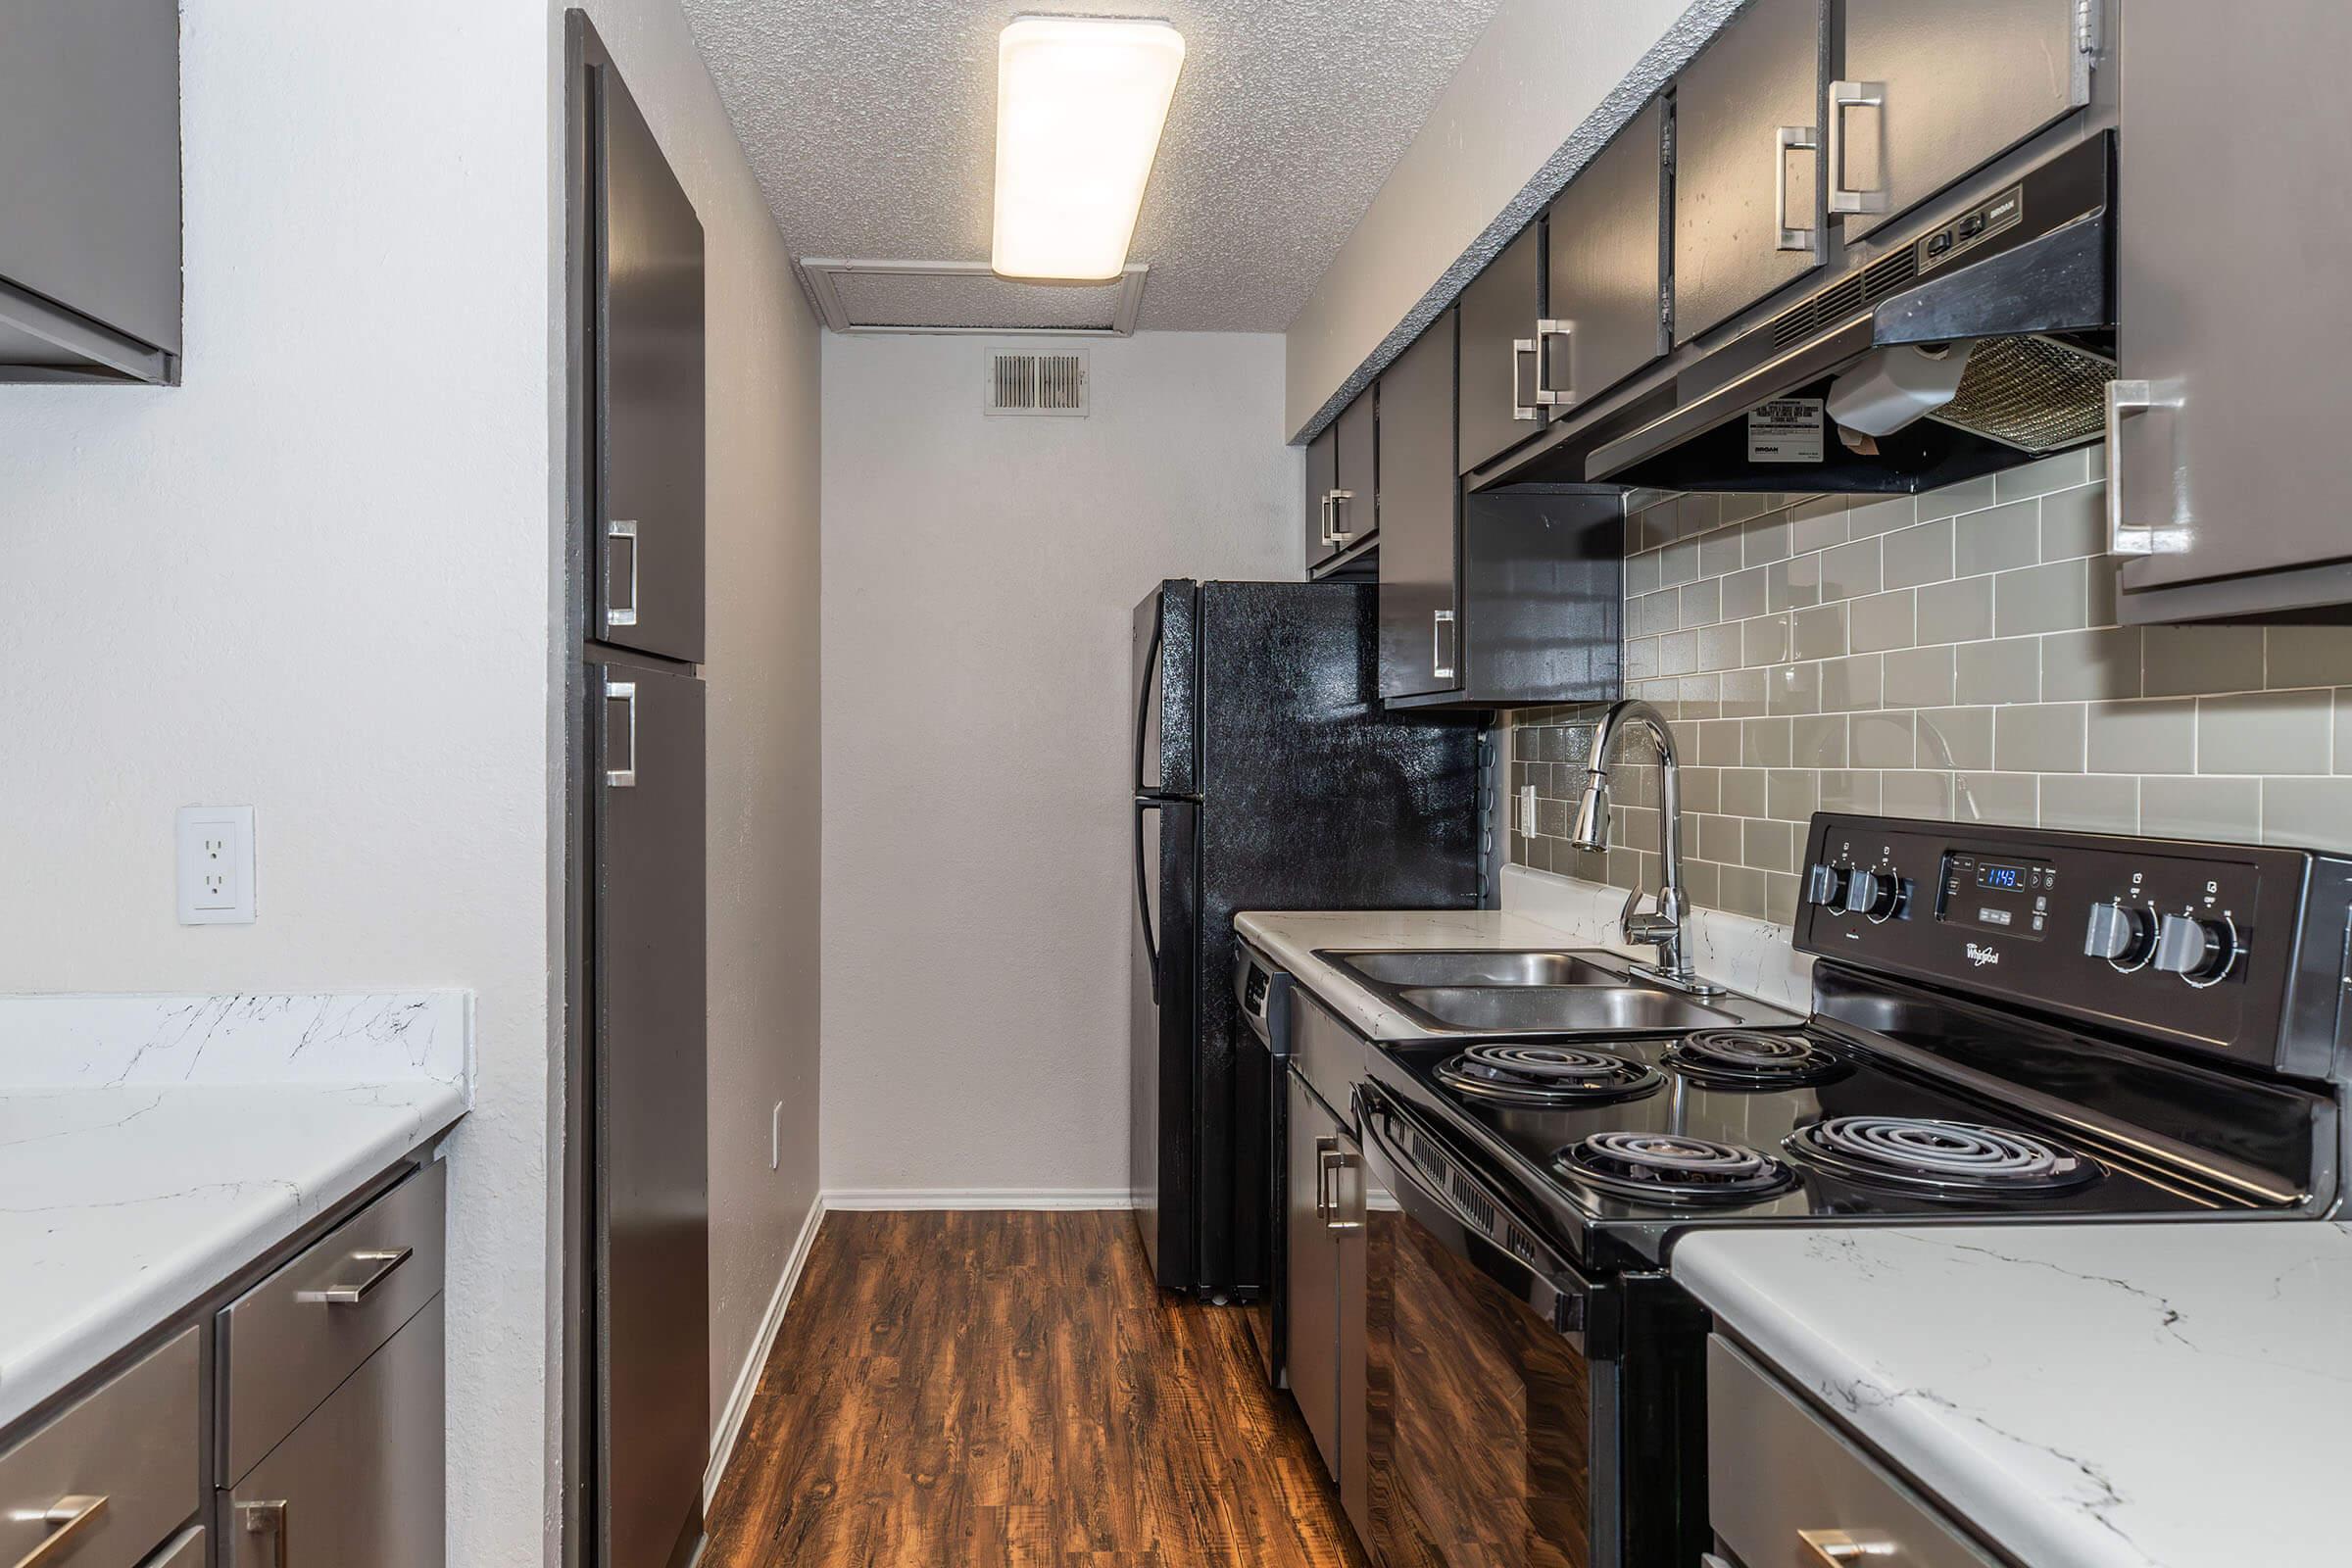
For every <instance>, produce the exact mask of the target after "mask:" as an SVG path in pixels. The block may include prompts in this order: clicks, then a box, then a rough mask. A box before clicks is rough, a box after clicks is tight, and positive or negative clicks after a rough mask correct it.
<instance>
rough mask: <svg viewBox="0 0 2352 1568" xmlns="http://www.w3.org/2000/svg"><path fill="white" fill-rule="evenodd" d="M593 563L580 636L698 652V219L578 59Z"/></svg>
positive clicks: (612, 85) (650, 136)
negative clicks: (585, 120) (591, 285)
mask: <svg viewBox="0 0 2352 1568" xmlns="http://www.w3.org/2000/svg"><path fill="white" fill-rule="evenodd" d="M589 79H590V83H591V86H590V92H591V95H592V97H591V104H592V107H591V111H590V127H591V129H590V134H591V137H592V148H593V151H592V155H591V156H592V164H593V171H592V173H591V175H590V179H589V192H590V202H591V204H592V206H593V207H594V209H595V211H594V213H593V215H592V217H591V219H590V227H589V232H590V235H591V236H592V239H591V243H592V244H594V246H595V247H596V263H597V265H596V270H595V277H596V300H595V312H596V319H595V323H594V327H593V334H594V343H595V354H594V357H593V360H592V362H591V365H592V370H591V374H592V375H593V378H594V384H593V397H594V399H595V407H596V421H595V426H594V432H593V434H594V439H595V441H596V445H597V451H596V470H595V473H596V477H595V486H596V492H595V497H596V499H595V507H594V509H593V511H592V512H591V513H590V526H591V529H592V533H593V538H592V540H591V544H592V549H593V553H594V560H595V566H596V581H595V594H594V602H593V604H592V606H591V608H590V615H591V617H592V619H593V621H594V624H593V625H591V626H590V627H589V629H588V635H589V636H590V637H592V638H595V639H597V640H599V641H603V642H608V643H613V644H615V645H617V646H619V647H622V648H634V649H641V650H643V651H644V652H646V653H649V654H660V655H662V656H663V657H664V658H668V659H679V660H684V661H686V662H689V663H694V662H699V661H700V660H701V659H702V657H703V467H704V456H703V225H702V223H701V221H699V220H697V219H696V217H695V215H694V206H693V204H692V203H690V202H689V201H688V200H687V199H686V193H685V191H683V190H681V189H680V188H679V187H678V182H677V178H676V176H675V175H673V174H671V173H670V172H669V165H668V164H667V163H665V162H664V161H663V160H662V149H661V147H660V145H659V144H657V143H656V142H655V140H654V133H653V131H652V130H651V129H649V128H648V127H647V125H646V123H645V119H644V117H643V116H642V115H640V114H639V113H638V112H637V106H636V104H635V103H633V102H631V101H630V98H629V94H628V90H627V89H626V88H625V87H623V86H622V85H621V84H620V77H619V75H618V73H615V72H614V71H613V68H612V66H611V65H610V64H605V63H594V64H592V65H591V66H590V69H589Z"/></svg>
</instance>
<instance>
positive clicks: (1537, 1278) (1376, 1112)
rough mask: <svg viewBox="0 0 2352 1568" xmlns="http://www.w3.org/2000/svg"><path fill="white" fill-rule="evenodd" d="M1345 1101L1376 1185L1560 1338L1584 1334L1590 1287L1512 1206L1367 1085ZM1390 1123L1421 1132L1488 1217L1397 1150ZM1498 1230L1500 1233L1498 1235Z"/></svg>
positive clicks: (1416, 1122)
mask: <svg viewBox="0 0 2352 1568" xmlns="http://www.w3.org/2000/svg"><path fill="white" fill-rule="evenodd" d="M1350 1098H1351V1099H1352V1100H1353V1101H1354V1105H1353V1109H1354V1111H1355V1124H1356V1128H1357V1130H1358V1131H1359V1132H1360V1133H1361V1135H1362V1139H1363V1150H1364V1154H1365V1157H1366V1158H1367V1159H1368V1160H1369V1161H1370V1162H1371V1163H1372V1165H1373V1166H1374V1171H1373V1174H1374V1175H1375V1176H1377V1177H1378V1178H1379V1179H1380V1184H1381V1185H1382V1186H1383V1187H1385V1188H1387V1189H1388V1192H1389V1195H1390V1197H1392V1198H1394V1199H1395V1200H1396V1201H1397V1208H1398V1209H1399V1210H1401V1211H1402V1212H1403V1213H1404V1214H1405V1215H1406V1217H1408V1218H1410V1219H1412V1220H1413V1221H1415V1222H1416V1223H1418V1224H1419V1225H1421V1226H1423V1227H1424V1228H1426V1229H1427V1230H1429V1231H1430V1232H1431V1233H1432V1234H1434V1235H1435V1236H1437V1238H1438V1239H1439V1240H1440V1241H1441V1242H1442V1243H1444V1244H1445V1247H1446V1250H1447V1251H1449V1252H1452V1253H1453V1254H1454V1255H1455V1256H1456V1257H1459V1258H1461V1259H1462V1260H1463V1261H1464V1262H1466V1263H1468V1264H1470V1266H1471V1267H1473V1268H1475V1269H1477V1270H1478V1271H1479V1272H1480V1273H1482V1274H1484V1275H1486V1276H1487V1277H1488V1278H1489V1279H1491V1280H1493V1281H1495V1284H1497V1285H1500V1286H1502V1287H1503V1288H1504V1289H1506V1290H1508V1291H1510V1292H1511V1293H1512V1294H1513V1295H1514V1296H1516V1297H1518V1298H1519V1299H1521V1300H1523V1301H1525V1302H1526V1303H1527V1304H1528V1306H1529V1307H1531V1308H1533V1309H1534V1310H1535V1312H1536V1313H1537V1314H1538V1315H1539V1316H1541V1317H1542V1318H1543V1319H1544V1321H1545V1322H1547V1323H1549V1324H1550V1325H1551V1326H1552V1327H1553V1328H1554V1329H1557V1330H1558V1331H1559V1332H1561V1333H1563V1334H1581V1333H1583V1332H1584V1329H1585V1304H1586V1301H1587V1299H1588V1295H1589V1290H1590V1287H1589V1286H1587V1285H1586V1282H1585V1281H1584V1279H1583V1276H1581V1275H1579V1274H1578V1273H1577V1272H1576V1270H1575V1269H1573V1268H1571V1267H1569V1266H1568V1264H1567V1263H1566V1262H1565V1261H1564V1260H1563V1259H1561V1258H1560V1257H1559V1256H1558V1255H1557V1254H1556V1253H1554V1252H1553V1251H1552V1250H1550V1249H1549V1248H1548V1247H1546V1246H1544V1243H1543V1242H1541V1241H1539V1240H1538V1239H1537V1238H1536V1236H1535V1235H1534V1234H1533V1232H1532V1231H1531V1230H1530V1229H1529V1227H1527V1226H1526V1225H1523V1224H1520V1223H1518V1222H1517V1221H1516V1220H1514V1219H1512V1218H1510V1217H1509V1216H1510V1214H1511V1206H1510V1204H1509V1203H1507V1202H1506V1201H1504V1200H1503V1198H1502V1196H1501V1195H1500V1194H1498V1193H1496V1192H1495V1191H1494V1190H1493V1189H1492V1188H1491V1187H1489V1186H1488V1185H1487V1184H1486V1183H1485V1182H1482V1181H1479V1180H1477V1178H1475V1177H1474V1176H1473V1175H1472V1174H1471V1173H1470V1171H1469V1170H1468V1168H1467V1167H1466V1166H1465V1165H1464V1164H1463V1163H1462V1161H1461V1159H1460V1158H1459V1157H1458V1156H1457V1155H1455V1154H1454V1153H1453V1152H1451V1151H1450V1149H1449V1148H1447V1146H1446V1141H1445V1139H1444V1138H1443V1137H1441V1136H1440V1135H1439V1134H1438V1133H1437V1132H1435V1131H1434V1130H1433V1129H1431V1128H1429V1127H1427V1126H1424V1125H1423V1124H1422V1123H1421V1122H1420V1121H1419V1120H1417V1119H1416V1118H1414V1117H1413V1116H1411V1115H1408V1114H1407V1113H1406V1112H1405V1111H1404V1109H1403V1108H1402V1107H1401V1106H1399V1105H1397V1103H1396V1102H1394V1101H1393V1100H1391V1099H1390V1098H1389V1097H1388V1096H1386V1095H1383V1094H1381V1093H1380V1092H1379V1091H1378V1090H1376V1089H1374V1088H1372V1087H1371V1086H1370V1085H1368V1084H1357V1085H1356V1086H1355V1088H1354V1090H1353V1092H1352V1093H1351V1095H1350ZM1390 1121H1397V1122H1401V1123H1403V1124H1404V1125H1405V1126H1407V1127H1409V1128H1411V1129H1412V1130H1413V1131H1414V1132H1416V1133H1418V1134H1420V1135H1421V1138H1422V1139H1423V1141H1425V1142H1427V1143H1429V1144H1431V1145H1433V1146H1434V1147H1436V1148H1438V1149H1439V1150H1441V1151H1443V1156H1442V1157H1443V1158H1444V1159H1445V1161H1446V1165H1447V1166H1448V1167H1449V1168H1450V1170H1451V1172H1452V1176H1453V1180H1454V1181H1456V1182H1460V1183H1462V1184H1463V1185H1464V1186H1466V1187H1469V1188H1470V1189H1471V1190H1472V1191H1473V1192H1474V1193H1475V1194H1476V1196H1477V1197H1478V1198H1480V1199H1482V1200H1483V1201H1485V1202H1486V1204H1487V1205H1488V1208H1489V1211H1490V1213H1491V1214H1492V1216H1493V1217H1492V1218H1487V1219H1482V1218H1481V1217H1480V1216H1478V1215H1477V1214H1474V1213H1472V1212H1471V1211H1470V1209H1469V1206H1468V1205H1467V1204H1465V1203H1463V1202H1461V1201H1459V1200H1457V1199H1455V1198H1454V1197H1453V1196H1452V1195H1451V1194H1449V1193H1447V1192H1446V1190H1445V1187H1444V1185H1442V1184H1440V1183H1438V1182H1437V1181H1435V1180H1434V1179H1433V1178H1432V1176H1431V1175H1430V1173H1428V1172H1427V1171H1425V1170H1424V1169H1423V1168H1422V1166H1421V1165H1420V1163H1419V1162H1418V1161H1416V1160H1414V1159H1413V1158H1412V1157H1411V1156H1409V1155H1408V1154H1406V1153H1405V1152H1404V1151H1403V1150H1401V1149H1399V1148H1398V1147H1397V1144H1396V1142H1395V1141H1394V1140H1393V1139H1392V1138H1391V1137H1390V1135H1389V1130H1388V1127H1387V1126H1386V1123H1387V1122H1390ZM1497 1231H1501V1232H1502V1233H1503V1235H1499V1236H1498V1235H1497V1234H1495V1233H1496V1232H1497ZM1506 1236H1507V1237H1510V1238H1513V1239H1515V1240H1517V1241H1518V1242H1519V1243H1520V1244H1521V1245H1522V1246H1523V1247H1525V1248H1526V1250H1528V1251H1532V1252H1535V1253H1537V1254H1538V1255H1537V1256H1536V1257H1535V1258H1529V1257H1527V1256H1524V1255H1522V1253H1521V1252H1520V1251H1519V1250H1517V1249H1515V1248H1513V1247H1511V1246H1509V1245H1507V1243H1506V1241H1505V1239H1504V1238H1505V1237H1506Z"/></svg>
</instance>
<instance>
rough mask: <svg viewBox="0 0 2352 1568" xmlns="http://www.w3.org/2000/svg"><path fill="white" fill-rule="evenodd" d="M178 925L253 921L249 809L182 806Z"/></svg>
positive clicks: (250, 818)
mask: <svg viewBox="0 0 2352 1568" xmlns="http://www.w3.org/2000/svg"><path fill="white" fill-rule="evenodd" d="M178 830H179V831H178V838H179V857H178V858H179V923H180V924H181V925H251V924H253V808H252V807H250V806H183V807H181V808H180V809H179V816H178Z"/></svg>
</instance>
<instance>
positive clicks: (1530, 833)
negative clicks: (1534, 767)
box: [1519, 784, 1536, 839]
mask: <svg viewBox="0 0 2352 1568" xmlns="http://www.w3.org/2000/svg"><path fill="white" fill-rule="evenodd" d="M1519 831H1520V832H1521V833H1522V834H1524V835H1526V836H1527V837H1529V838H1531V839H1532V838H1534V837H1535V836H1536V787H1535V786H1534V785H1533V784H1522V785H1520V786H1519Z"/></svg>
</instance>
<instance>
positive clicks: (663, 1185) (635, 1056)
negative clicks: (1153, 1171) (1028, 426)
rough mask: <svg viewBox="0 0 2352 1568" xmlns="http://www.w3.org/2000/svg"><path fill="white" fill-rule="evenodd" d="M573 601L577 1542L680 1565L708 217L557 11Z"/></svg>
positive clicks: (570, 1333) (703, 1446)
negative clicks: (563, 81) (562, 85)
mask: <svg viewBox="0 0 2352 1568" xmlns="http://www.w3.org/2000/svg"><path fill="white" fill-rule="evenodd" d="M566 25H567V32H566V39H567V43H568V47H569V55H570V58H569V61H568V65H569V73H570V90H569V93H568V95H567V96H568V124H567V133H568V138H569V141H568V153H567V163H568V168H569V193H568V194H569V208H568V233H569V250H570V265H571V269H572V270H571V280H570V312H571V317H570V327H571V343H570V365H571V373H572V382H571V388H570V397H569V403H570V411H571V432H570V434H571V483H572V512H571V515H572V519H573V522H572V539H571V549H572V573H571V576H572V585H573V586H572V593H571V595H570V599H571V613H572V614H573V617H574V625H575V631H576V637H577V659H578V665H577V672H576V674H575V676H574V688H573V689H574V691H575V692H576V693H577V696H578V702H577V705H576V707H575V709H574V715H573V719H572V732H571V733H572V744H571V757H572V759H573V767H574V781H575V782H574V793H573V800H572V811H571V820H572V831H571V835H570V837H571V851H570V858H569V879H570V883H571V887H572V890H573V892H572V897H571V901H570V907H569V920H568V923H569V928H570V940H569V943H568V950H569V955H570V958H571V963H572V967H573V981H572V990H571V999H570V1005H571V1007H572V1009H573V1010H572V1024H571V1033H572V1036H573V1039H574V1042H575V1044H574V1046H573V1048H572V1049H571V1051H570V1052H569V1053H567V1056H566V1067H567V1071H568V1073H569V1075H570V1086H571V1093H570V1094H569V1096H568V1097H567V1100H566V1111H567V1116H568V1117H569V1120H568V1122H567V1125H566V1133H567V1149H566V1157H567V1164H566V1191H565V1198H566V1206H565V1237H566V1276H565V1283H566V1296H567V1301H568V1305H569V1308H570V1316H569V1318H568V1319H567V1334H566V1344H567V1355H568V1356H569V1357H570V1358H571V1365H572V1366H574V1367H575V1368H578V1369H579V1371H578V1373H576V1374H575V1381H574V1382H573V1384H572V1387H571V1391H570V1395H571V1403H572V1405H573V1406H574V1408H573V1410H572V1411H571V1413H570V1416H569V1419H568V1420H567V1425H566V1431H565V1443H566V1449H567V1460H568V1464H569V1473H570V1476H571V1477H572V1479H573V1485H574V1489H575V1490H574V1492H573V1495H571V1496H570V1497H568V1498H567V1499H566V1507H565V1525H566V1532H567V1535H569V1536H570V1537H571V1539H572V1540H574V1541H576V1542H577V1543H578V1545H579V1548H580V1549H579V1551H578V1554H577V1561H578V1562H579V1563H580V1565H581V1568H675V1565H679V1564H683V1563H685V1562H687V1561H689V1560H691V1559H692V1557H693V1556H694V1554H695V1553H696V1552H697V1551H698V1550H699V1549H700V1546H701V1543H702V1537H703V1508H702V1502H703V1472H704V1469H705V1467H706V1465H707V1464H708V1463H709V1458H710V1442H711V1396H710V1389H711V1368H710V1314H711V1307H710V1268H711V1264H710V1168H709V1135H708V1120H709V1107H708V1094H709V1088H708V1084H709V1075H708V1066H707V1060H706V1055H707V1051H706V1047H707V1028H708V1025H707V1018H708V1010H709V1009H708V993H709V986H708V979H707V973H706V971H707V968H708V940H707V924H706V922H707V913H706V881H707V871H706V866H707V850H706V841H707V834H706V819H705V813H706V807H705V802H704V787H705V766H704V757H705V752H704V739H705V714H704V687H703V679H702V675H703V670H702V662H703V658H704V569H703V568H704V551H705V540H704V510H705V491H704V484H705V449H704V424H705V420H704V390H703V388H704V281H703V279H704V266H703V227H702V223H701V221H699V220H698V219H697V218H696V216H695V211H694V206H693V203H692V202H691V201H690V200H689V199H688V197H687V195H686V192H685V191H684V189H683V188H681V186H680V185H679V183H678V180H677V178H676V176H675V175H674V174H673V173H672V172H671V170H670V167H669V165H668V163H667V162H666V161H665V160H664V159H663V157H662V149H661V146H660V144H659V143H658V142H657V141H656V140H655V137H654V134H653V131H652V129H651V128H650V127H649V126H648V125H647V123H646V121H645V118H644V116H643V115H642V114H641V113H640V112H639V110H638V108H637V106H636V104H635V103H634V102H632V101H631V99H630V96H629V93H628V89H627V88H626V87H625V86H624V85H623V83H622V81H621V79H620V75H619V73H618V72H617V71H616V70H615V69H614V68H613V62H612V60H611V58H610V57H609V56H608V55H607V54H606V53H605V50H604V48H603V46H602V44H601V43H600V42H599V40H598V39H597V36H596V33H595V31H594V30H593V29H592V28H591V27H590V26H589V25H588V24H587V21H586V19H585V18H583V17H582V16H581V15H580V13H578V12H576V11H574V12H571V13H570V14H569V15H568V17H567V19H566Z"/></svg>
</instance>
